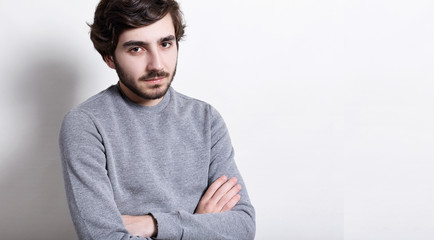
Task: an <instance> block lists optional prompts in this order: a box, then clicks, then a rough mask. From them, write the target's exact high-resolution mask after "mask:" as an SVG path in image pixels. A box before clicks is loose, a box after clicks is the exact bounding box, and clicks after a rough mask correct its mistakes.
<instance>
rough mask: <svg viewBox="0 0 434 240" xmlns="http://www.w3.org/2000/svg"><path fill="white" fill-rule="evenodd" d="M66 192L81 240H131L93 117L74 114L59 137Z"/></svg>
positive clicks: (68, 116)
mask: <svg viewBox="0 0 434 240" xmlns="http://www.w3.org/2000/svg"><path fill="white" fill-rule="evenodd" d="M59 147H60V153H61V158H62V167H63V176H64V183H65V190H66V195H67V199H68V205H69V209H70V212H71V217H72V220H73V222H74V225H75V229H76V231H77V234H78V237H79V239H83V240H88V239H89V240H98V239H101V240H127V239H128V240H129V239H145V238H141V237H136V236H131V235H130V234H129V233H128V231H127V230H126V228H125V227H124V225H123V221H122V217H121V214H120V212H119V210H118V208H117V206H116V203H115V201H114V197H113V190H112V187H111V184H110V181H109V178H108V175H107V170H106V158H105V149H104V145H103V141H102V137H101V135H100V133H99V131H98V128H97V125H96V123H95V121H93V120H92V118H91V117H90V115H88V114H86V113H83V112H80V111H77V110H72V111H71V112H70V113H68V114H67V115H66V116H65V118H64V120H63V123H62V127H61V130H60V136H59Z"/></svg>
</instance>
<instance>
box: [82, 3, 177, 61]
mask: <svg viewBox="0 0 434 240" xmlns="http://www.w3.org/2000/svg"><path fill="white" fill-rule="evenodd" d="M168 13H169V14H170V15H171V17H172V21H173V26H174V28H175V37H176V45H177V46H179V45H178V42H179V41H180V40H181V39H182V38H183V37H184V28H185V24H184V21H183V18H182V12H181V10H180V8H179V5H178V3H177V2H176V1H175V0H101V1H100V2H99V4H98V6H97V7H96V10H95V18H94V22H93V24H89V26H90V39H91V40H92V42H93V45H94V47H95V49H96V50H97V51H98V52H99V53H100V54H101V56H102V57H103V59H104V58H105V57H106V56H113V55H114V51H115V49H116V46H117V44H118V40H119V35H120V34H122V33H123V32H124V31H125V30H129V29H133V28H138V27H143V26H148V25H151V24H153V23H155V22H157V21H158V20H160V19H162V18H163V17H164V16H166V15H167V14H168Z"/></svg>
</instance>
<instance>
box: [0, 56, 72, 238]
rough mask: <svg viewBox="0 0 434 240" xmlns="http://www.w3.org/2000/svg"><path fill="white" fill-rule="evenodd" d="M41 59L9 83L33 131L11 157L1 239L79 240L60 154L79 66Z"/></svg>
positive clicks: (30, 61)
mask: <svg viewBox="0 0 434 240" xmlns="http://www.w3.org/2000/svg"><path fill="white" fill-rule="evenodd" d="M47 52H51V53H52V52H53V49H51V50H50V51H46V52H45V53H47ZM37 55H38V56H33V57H30V58H27V60H25V61H24V63H23V62H20V63H18V64H16V65H15V66H17V67H16V69H10V71H16V76H17V77H16V78H15V79H9V80H10V81H15V83H14V85H15V86H17V88H16V89H13V90H12V91H14V94H15V95H17V99H19V103H18V104H16V105H19V106H17V107H18V108H20V106H25V107H24V108H23V109H28V110H29V111H26V112H24V113H23V112H21V113H20V115H21V117H26V118H27V119H26V120H25V123H28V124H30V126H31V128H30V129H31V131H30V132H28V133H27V132H26V133H24V134H22V136H23V137H22V138H21V139H19V143H18V144H16V145H17V146H16V149H17V150H15V151H13V154H9V156H6V157H7V161H8V165H7V168H8V169H3V171H2V172H5V173H6V174H5V175H3V176H1V178H2V181H1V182H0V192H1V194H0V203H1V204H0V214H1V217H0V239H7V240H22V239H33V240H51V239H53V240H54V239H56V240H58V239H62V240H69V239H71V240H72V239H77V236H76V234H75V231H74V228H73V225H72V221H71V220H70V216H69V210H68V207H67V204H66V197H65V192H64V188H63V179H62V171H61V162H60V155H59V150H58V134H59V128H60V124H61V121H62V119H63V116H64V115H65V114H66V112H67V111H68V110H69V109H70V108H71V107H72V105H73V102H74V95H75V89H76V88H77V86H78V72H77V71H76V70H75V69H76V68H77V66H76V65H75V66H74V65H73V64H74V63H72V64H71V63H68V61H70V62H73V61H72V60H71V59H66V58H65V56H62V57H60V56H58V57H56V56H48V57H46V56H44V55H39V54H37ZM53 55H55V54H53ZM57 55H61V54H57ZM13 104H15V103H13ZM13 107H15V106H13ZM15 127H16V128H17V129H19V128H20V126H15ZM3 137H5V136H3Z"/></svg>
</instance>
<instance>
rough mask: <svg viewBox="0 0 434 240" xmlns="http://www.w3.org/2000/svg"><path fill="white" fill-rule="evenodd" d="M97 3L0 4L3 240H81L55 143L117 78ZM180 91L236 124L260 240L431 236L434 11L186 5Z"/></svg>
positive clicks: (295, 3)
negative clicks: (93, 25) (101, 49)
mask: <svg viewBox="0 0 434 240" xmlns="http://www.w3.org/2000/svg"><path fill="white" fill-rule="evenodd" d="M97 2H98V1H97V0H91V1H89V0H78V1H66V0H40V1H30V0H22V1H20V2H17V1H1V2H0V29H1V30H0V31H1V42H0V53H1V58H0V72H1V74H2V81H1V86H2V89H3V91H2V94H0V109H1V112H2V115H1V118H0V131H1V136H2V137H1V138H0V216H1V217H0V239H8V240H21V239H35V240H39V239H40V240H51V239H53V240H54V239H66V240H69V239H76V236H75V233H74V229H73V226H72V222H71V220H70V218H69V212H68V209H67V205H66V199H65V194H64V190H63V182H62V177H61V166H60V160H59V154H58V148H57V135H58V130H59V126H60V122H61V119H62V117H63V115H64V114H65V113H66V112H67V111H68V110H69V109H70V108H71V107H73V106H75V105H77V104H78V103H80V102H82V101H84V100H85V99H86V98H88V97H90V96H91V95H93V94H95V93H97V92H99V91H100V90H102V89H104V88H106V87H107V86H108V85H110V84H113V83H115V82H116V74H115V72H114V71H112V70H110V69H108V68H107V67H106V66H105V65H104V63H103V62H102V61H101V59H100V57H99V55H98V54H97V52H96V51H95V50H93V47H92V44H91V42H90V40H89V38H88V31H89V29H88V27H87V26H86V22H92V17H93V11H94V9H95V6H96V4H97ZM181 6H182V8H183V10H184V13H185V17H186V20H187V24H188V29H187V38H186V40H185V41H184V42H182V43H181V52H180V57H179V67H178V74H177V77H176V80H175V83H174V87H175V88H176V89H177V90H178V91H180V92H183V93H185V94H187V95H190V96H193V97H196V98H200V99H203V100H205V101H208V102H209V103H211V104H213V105H214V106H215V107H216V108H217V109H218V110H219V111H220V112H221V114H222V115H223V116H224V118H225V120H226V122H227V125H228V127H229V130H230V132H231V136H232V140H233V144H234V146H235V149H236V154H237V155H236V157H237V158H236V159H237V162H238V165H239V168H240V170H241V172H242V174H243V176H244V178H245V181H246V183H247V185H248V190H249V193H250V196H251V199H252V202H253V203H254V205H255V207H256V210H257V239H295V240H311V239H315V240H316V239H318V240H328V239H330V240H341V239H346V240H359V239H360V240H369V239H374V240H377V239H381V240H382V239H394V240H400V239H403V240H404V239H405V240H407V239H412V240H415V239H420V240H424V239H433V238H434V227H433V222H434V206H433V204H432V203H433V200H434V175H433V172H434V163H433V159H434V137H433V136H434V124H433V122H434V94H433V91H434V81H433V79H434V68H433V64H434V46H433V44H434V24H433V22H434V14H433V12H434V2H433V1H430V0H425V1H424V0H413V1H403V0H364V1H363V0H351V1H344V0H305V1H301V0H292V1H291V0H267V1H259V0H220V1H208V0H194V1H193V0H189V1H187V0H182V1H181Z"/></svg>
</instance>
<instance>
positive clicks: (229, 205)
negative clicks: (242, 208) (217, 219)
mask: <svg viewBox="0 0 434 240" xmlns="http://www.w3.org/2000/svg"><path fill="white" fill-rule="evenodd" d="M240 199H241V195H240V194H237V195H235V196H234V197H232V198H231V200H229V202H227V203H226V205H225V206H224V207H223V208H222V210H221V212H227V211H229V210H231V209H232V208H233V207H235V205H237V203H238V202H239V201H240Z"/></svg>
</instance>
